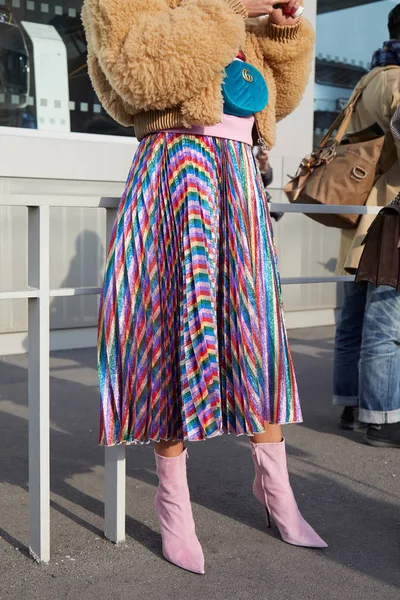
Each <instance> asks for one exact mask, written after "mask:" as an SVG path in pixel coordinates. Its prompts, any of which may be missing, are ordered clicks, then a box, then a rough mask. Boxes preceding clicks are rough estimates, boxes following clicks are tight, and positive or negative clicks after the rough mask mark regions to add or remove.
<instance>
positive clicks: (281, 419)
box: [98, 133, 301, 445]
mask: <svg viewBox="0 0 400 600" xmlns="http://www.w3.org/2000/svg"><path fill="white" fill-rule="evenodd" d="M98 371H99V380H100V391H101V418H100V444H105V445H114V444H121V443H122V444H124V443H126V444H130V443H147V442H149V441H160V440H190V441H194V440H204V439H206V438H210V437H214V436H217V435H220V434H222V433H234V434H237V435H240V434H247V435H251V434H254V433H261V432H263V431H264V429H265V423H281V424H283V423H293V422H300V421H301V409H300V404H299V399H298V392H297V386H296V380H295V375H294V370H293V364H292V359H291V355H290V349H289V345H288V341H287V335H286V330H285V324H284V318H283V310H282V300H281V290H280V283H279V275H278V267H277V259H276V251H275V246H274V242H273V238H272V228H271V221H270V217H269V213H268V208H267V203H266V198H265V194H264V191H263V189H262V182H261V179H260V176H259V174H258V172H257V169H256V165H255V161H254V158H253V154H252V149H251V147H250V146H248V145H246V144H242V143H240V142H235V141H229V140H223V139H219V138H212V137H200V136H193V135H182V134H176V133H159V134H155V135H152V136H149V137H147V138H145V139H144V140H143V141H142V142H141V144H140V146H139V149H138V151H137V153H136V155H135V158H134V162H133V165H132V168H131V171H130V174H129V177H128V180H127V184H126V188H125V192H124V195H123V197H122V200H121V204H120V206H119V209H118V214H117V219H116V222H115V225H114V230H113V233H112V237H111V241H110V246H109V251H108V259H107V265H106V273H105V278H104V286H103V293H102V296H101V303H100V314H99V331H98Z"/></svg>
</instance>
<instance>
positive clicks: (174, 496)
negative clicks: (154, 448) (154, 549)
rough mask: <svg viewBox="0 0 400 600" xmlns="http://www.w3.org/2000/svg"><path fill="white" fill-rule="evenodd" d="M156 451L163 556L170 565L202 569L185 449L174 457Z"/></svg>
mask: <svg viewBox="0 0 400 600" xmlns="http://www.w3.org/2000/svg"><path fill="white" fill-rule="evenodd" d="M155 454H156V463H157V474H158V479H159V485H158V489H157V493H156V497H155V502H154V504H155V507H156V511H157V515H158V520H159V522H160V527H161V537H162V548H163V554H164V557H165V558H166V559H167V560H168V561H169V562H171V563H173V564H174V565H177V566H178V567H181V568H182V569H186V570H187V571H192V572H193V573H199V574H203V573H204V555H203V550H202V548H201V546H200V542H199V540H198V539H197V536H196V531H195V525H194V521H193V515H192V507H191V505H190V495H189V488H188V483H187V477H186V459H187V450H184V451H183V452H182V454H181V455H180V456H177V457H176V458H165V457H163V456H159V455H158V454H157V453H155Z"/></svg>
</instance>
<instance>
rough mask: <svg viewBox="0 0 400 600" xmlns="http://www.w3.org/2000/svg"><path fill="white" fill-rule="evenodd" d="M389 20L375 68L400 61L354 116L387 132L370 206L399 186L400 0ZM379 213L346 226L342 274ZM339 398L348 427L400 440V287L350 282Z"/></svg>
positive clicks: (398, 443) (390, 441) (381, 440)
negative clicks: (386, 37) (383, 167)
mask: <svg viewBox="0 0 400 600" xmlns="http://www.w3.org/2000/svg"><path fill="white" fill-rule="evenodd" d="M388 27H389V34H390V40H389V41H388V42H385V44H384V45H383V48H381V49H380V50H377V51H376V52H375V54H374V56H373V60H372V68H375V67H384V66H393V67H394V68H392V69H388V70H385V71H382V72H381V73H379V74H378V75H377V76H376V77H375V79H373V81H371V83H370V84H369V85H368V86H367V88H366V89H365V91H364V92H363V95H362V97H361V99H360V100H359V102H358V103H357V106H356V110H355V114H354V116H353V119H352V122H351V124H350V130H351V131H361V130H363V129H365V128H368V127H371V126H372V125H374V124H378V125H379V126H380V127H381V129H382V130H383V131H384V133H385V134H386V138H385V143H384V147H383V151H382V156H381V165H386V170H385V172H384V173H383V174H382V175H381V176H380V177H379V178H378V179H377V181H376V183H375V185H374V187H373V189H372V191H371V193H370V196H369V198H368V200H367V206H386V205H387V204H389V203H390V202H391V201H392V200H393V199H394V198H395V197H396V195H397V194H398V193H399V192H400V136H399V135H398V134H396V123H398V121H397V119H398V116H396V115H397V114H398V113H397V112H396V111H397V109H398V107H399V104H400V4H398V5H397V6H395V8H393V10H392V11H391V12H390V14H389V21H388ZM395 67H397V68H395ZM388 165H389V167H390V168H388ZM373 219H374V216H373V215H364V216H363V217H362V218H361V220H360V223H359V225H358V228H357V229H353V230H346V231H343V233H342V238H341V246H340V253H339V260H338V265H337V274H338V275H348V274H349V273H350V274H354V273H355V272H356V270H357V267H358V263H359V261H360V258H361V254H362V249H363V247H362V242H363V240H364V238H365V235H366V233H367V230H368V228H369V226H370V225H371V223H372V221H373ZM333 402H334V404H335V405H337V406H343V407H344V410H343V412H342V415H341V418H340V427H341V428H343V429H356V428H360V427H362V428H365V427H366V428H367V431H366V435H365V441H366V443H368V444H370V445H373V446H388V447H396V448H400V294H399V293H398V292H396V290H395V289H393V288H389V287H387V286H382V287H379V288H375V287H373V286H372V284H368V283H357V284H356V283H352V282H351V283H346V284H345V295H344V301H343V306H342V309H341V313H340V317H339V321H338V324H337V330H336V339H335V358H334V396H333ZM357 408H359V412H358V419H357V413H356V410H357Z"/></svg>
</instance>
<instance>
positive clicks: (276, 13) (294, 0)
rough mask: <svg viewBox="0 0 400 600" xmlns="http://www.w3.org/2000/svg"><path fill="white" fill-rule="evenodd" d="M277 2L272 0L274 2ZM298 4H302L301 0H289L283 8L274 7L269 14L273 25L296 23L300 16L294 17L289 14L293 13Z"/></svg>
mask: <svg viewBox="0 0 400 600" xmlns="http://www.w3.org/2000/svg"><path fill="white" fill-rule="evenodd" d="M277 3H278V2H276V1H275V0H274V4H277ZM279 4H281V2H279ZM282 4H283V3H282ZM300 6H304V2H303V0H289V2H287V3H286V4H285V6H284V7H283V8H277V9H274V10H273V11H272V13H271V14H270V19H271V21H272V22H273V23H275V25H296V23H297V22H298V21H299V20H300V17H296V18H294V17H292V16H291V15H294V14H295V12H296V10H297V9H298V8H299V7H300Z"/></svg>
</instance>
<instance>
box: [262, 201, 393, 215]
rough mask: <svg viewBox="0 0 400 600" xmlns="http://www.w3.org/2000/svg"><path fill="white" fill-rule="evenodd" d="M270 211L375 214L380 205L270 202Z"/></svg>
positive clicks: (380, 207) (380, 208)
mask: <svg viewBox="0 0 400 600" xmlns="http://www.w3.org/2000/svg"><path fill="white" fill-rule="evenodd" d="M269 210H270V211H271V212H285V213H302V214H309V215H311V214H328V215H337V214H342V215H376V214H378V212H379V211H380V210H382V206H338V205H333V204H331V205H329V206H328V205H322V204H287V203H279V202H277V203H275V202H273V203H271V204H269Z"/></svg>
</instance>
